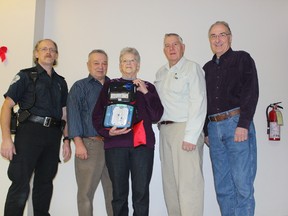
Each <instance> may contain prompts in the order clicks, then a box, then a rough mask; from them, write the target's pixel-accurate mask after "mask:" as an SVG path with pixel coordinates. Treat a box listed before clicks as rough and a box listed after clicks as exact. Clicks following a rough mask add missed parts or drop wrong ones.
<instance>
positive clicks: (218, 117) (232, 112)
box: [208, 109, 240, 122]
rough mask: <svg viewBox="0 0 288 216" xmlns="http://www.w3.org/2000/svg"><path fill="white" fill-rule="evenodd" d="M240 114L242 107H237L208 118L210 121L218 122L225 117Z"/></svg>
mask: <svg viewBox="0 0 288 216" xmlns="http://www.w3.org/2000/svg"><path fill="white" fill-rule="evenodd" d="M238 114H240V109H235V110H231V111H227V112H224V113H221V114H219V115H213V116H208V119H209V120H210V121H213V122H218V121H223V120H225V119H228V118H230V117H232V116H235V115H238Z"/></svg>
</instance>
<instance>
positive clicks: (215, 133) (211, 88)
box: [203, 21, 259, 216]
mask: <svg viewBox="0 0 288 216" xmlns="http://www.w3.org/2000/svg"><path fill="white" fill-rule="evenodd" d="M209 41H210V47H211V49H212V52H213V53H214V56H213V58H212V60H211V61H209V62H207V63H206V64H205V65H204V67H203V69H204V71H205V79H206V88H207V103H208V107H207V120H206V124H205V127H204V131H205V135H206V138H205V141H206V143H207V144H208V145H209V146H210V157H211V161H212V167H213V175H214V181H215V190H216V194H217V200H218V204H219V206H220V210H221V214H222V216H247V215H254V209H255V199H254V186H253V184H254V179H255V175H256V164H257V163H256V160H257V153H256V135H255V128H254V124H253V116H254V113H255V109H256V105H257V101H258V96H259V89H258V78H257V70H256V66H255V63H254V60H253V59H252V58H251V56H250V55H249V54H248V53H247V52H244V51H233V50H232V49H231V41H232V33H231V30H230V28H229V25H228V24H227V23H226V22H223V21H218V22H216V23H214V24H213V25H212V26H211V27H210V29H209Z"/></svg>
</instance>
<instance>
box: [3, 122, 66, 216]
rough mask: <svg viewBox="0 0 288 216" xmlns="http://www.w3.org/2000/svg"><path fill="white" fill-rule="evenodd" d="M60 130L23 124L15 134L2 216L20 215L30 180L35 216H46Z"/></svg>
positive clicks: (58, 128)
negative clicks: (8, 183) (9, 182)
mask: <svg viewBox="0 0 288 216" xmlns="http://www.w3.org/2000/svg"><path fill="white" fill-rule="evenodd" d="M61 136H62V131H61V128H60V126H59V127H49V128H47V127H44V126H42V125H40V124H37V123H32V122H25V123H22V124H20V125H19V126H18V128H17V133H16V135H15V141H14V144H15V148H16V153H17V154H16V155H14V156H13V160H12V161H11V162H10V165H9V168H8V177H9V179H10V180H11V181H12V184H11V186H10V188H9V190H8V194H7V198H6V203H5V210H4V216H22V215H23V211H24V208H25V205H26V201H27V199H28V196H29V193H30V179H31V176H32V174H33V173H34V181H33V192H32V201H33V211H34V216H47V215H50V214H49V207H50V201H51V197H52V192H53V179H54V177H55V175H56V173H57V169H58V163H59V150H60V143H61Z"/></svg>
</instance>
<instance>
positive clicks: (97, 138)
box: [87, 136, 104, 141]
mask: <svg viewBox="0 0 288 216" xmlns="http://www.w3.org/2000/svg"><path fill="white" fill-rule="evenodd" d="M87 138H88V139H91V140H97V141H104V137H102V136H93V137H87Z"/></svg>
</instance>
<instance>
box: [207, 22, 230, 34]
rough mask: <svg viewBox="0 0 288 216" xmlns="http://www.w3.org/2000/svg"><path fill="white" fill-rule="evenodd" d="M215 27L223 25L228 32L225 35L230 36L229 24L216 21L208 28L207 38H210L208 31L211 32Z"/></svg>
mask: <svg viewBox="0 0 288 216" xmlns="http://www.w3.org/2000/svg"><path fill="white" fill-rule="evenodd" d="M215 25H224V26H225V27H226V28H227V30H228V32H227V33H228V34H230V35H232V32H231V29H230V27H229V24H228V23H227V22H225V21H216V22H215V23H213V24H212V25H211V26H210V28H209V31H208V37H209V36H210V31H211V29H212V28H213V27H214V26H215Z"/></svg>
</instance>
